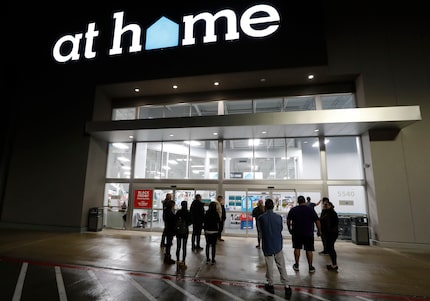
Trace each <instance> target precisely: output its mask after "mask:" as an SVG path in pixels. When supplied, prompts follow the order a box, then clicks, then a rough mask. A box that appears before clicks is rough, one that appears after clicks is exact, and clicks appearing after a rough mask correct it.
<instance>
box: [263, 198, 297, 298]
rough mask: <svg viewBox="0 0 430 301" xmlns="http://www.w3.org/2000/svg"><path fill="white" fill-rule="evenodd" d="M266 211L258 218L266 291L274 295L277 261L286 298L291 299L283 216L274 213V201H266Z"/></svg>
mask: <svg viewBox="0 0 430 301" xmlns="http://www.w3.org/2000/svg"><path fill="white" fill-rule="evenodd" d="M265 207H266V211H265V213H263V214H261V215H260V216H259V217H258V223H259V224H260V231H261V242H262V245H263V254H264V260H265V262H266V279H267V284H266V285H265V286H264V288H265V290H266V291H268V292H269V293H272V294H274V293H275V288H274V286H273V261H275V263H276V266H277V268H278V271H279V274H280V275H281V282H282V284H283V285H284V286H285V298H286V299H290V298H291V287H290V286H289V285H288V282H287V270H286V269H285V258H284V253H283V251H282V245H283V237H282V229H283V219H282V216H280V215H279V214H277V213H275V212H273V207H274V205H273V200H272V199H266V202H265Z"/></svg>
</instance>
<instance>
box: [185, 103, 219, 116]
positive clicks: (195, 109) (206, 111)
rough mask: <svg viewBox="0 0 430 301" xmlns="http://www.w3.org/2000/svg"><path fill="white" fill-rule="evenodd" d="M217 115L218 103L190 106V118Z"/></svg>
mask: <svg viewBox="0 0 430 301" xmlns="http://www.w3.org/2000/svg"><path fill="white" fill-rule="evenodd" d="M215 115H218V102H217V101H211V102H205V103H197V104H192V110H191V116H215Z"/></svg>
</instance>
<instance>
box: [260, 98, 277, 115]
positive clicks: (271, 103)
mask: <svg viewBox="0 0 430 301" xmlns="http://www.w3.org/2000/svg"><path fill="white" fill-rule="evenodd" d="M254 105H255V113H265V112H282V110H283V99H282V98H265V99H256V100H254Z"/></svg>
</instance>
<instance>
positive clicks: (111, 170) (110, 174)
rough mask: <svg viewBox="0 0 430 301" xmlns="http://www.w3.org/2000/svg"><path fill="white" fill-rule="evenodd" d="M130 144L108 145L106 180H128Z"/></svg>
mask: <svg viewBox="0 0 430 301" xmlns="http://www.w3.org/2000/svg"><path fill="white" fill-rule="evenodd" d="M131 147H132V144H131V143H110V144H109V153H108V162H107V168H106V178H117V179H123V178H130V170H131V166H130V163H131V149H132V148H131Z"/></svg>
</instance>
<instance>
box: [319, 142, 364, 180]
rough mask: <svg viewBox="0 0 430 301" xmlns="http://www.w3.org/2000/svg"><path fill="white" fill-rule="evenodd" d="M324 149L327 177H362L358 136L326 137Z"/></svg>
mask: <svg viewBox="0 0 430 301" xmlns="http://www.w3.org/2000/svg"><path fill="white" fill-rule="evenodd" d="M326 151H327V175H328V178H329V179H331V180H334V179H336V180H361V179H364V173H363V159H362V154H361V147H360V138H359V137H327V143H326Z"/></svg>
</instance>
